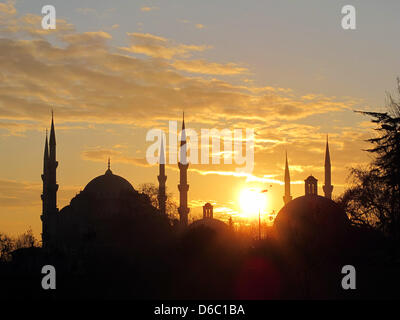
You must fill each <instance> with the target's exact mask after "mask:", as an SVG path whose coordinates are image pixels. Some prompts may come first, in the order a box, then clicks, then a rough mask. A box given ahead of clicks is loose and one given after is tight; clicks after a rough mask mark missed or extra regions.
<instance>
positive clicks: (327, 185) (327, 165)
mask: <svg viewBox="0 0 400 320" xmlns="http://www.w3.org/2000/svg"><path fill="white" fill-rule="evenodd" d="M331 183H332V181H331V157H330V154H329V143H328V135H326V149H325V185H324V186H323V187H322V189H323V190H324V193H325V198H328V199H332V191H333V186H332V184H331Z"/></svg>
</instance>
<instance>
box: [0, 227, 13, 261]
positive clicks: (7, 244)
mask: <svg viewBox="0 0 400 320" xmlns="http://www.w3.org/2000/svg"><path fill="white" fill-rule="evenodd" d="M14 247H15V243H14V241H13V239H12V238H11V237H9V236H7V235H6V234H2V233H0V262H1V261H8V260H9V259H10V258H11V252H12V251H13V250H14Z"/></svg>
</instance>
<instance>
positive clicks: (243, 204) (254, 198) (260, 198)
mask: <svg viewBox="0 0 400 320" xmlns="http://www.w3.org/2000/svg"><path fill="white" fill-rule="evenodd" d="M239 204H240V211H241V213H242V214H243V215H244V216H246V217H247V218H255V217H258V213H259V212H261V214H262V213H263V212H265V210H266V207H267V195H266V193H261V191H259V190H256V189H243V190H242V191H241V192H240V196H239Z"/></svg>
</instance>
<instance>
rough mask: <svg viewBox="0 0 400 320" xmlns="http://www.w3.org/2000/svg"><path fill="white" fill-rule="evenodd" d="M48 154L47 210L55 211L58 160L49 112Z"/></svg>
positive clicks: (52, 121) (52, 119) (56, 210)
mask: <svg viewBox="0 0 400 320" xmlns="http://www.w3.org/2000/svg"><path fill="white" fill-rule="evenodd" d="M49 148H50V155H49V166H48V168H49V172H48V174H49V179H48V192H49V199H48V200H49V208H48V209H49V212H51V213H56V212H58V209H57V190H58V184H57V167H58V161H57V160H56V133H55V130H54V117H53V112H51V130H50V141H49Z"/></svg>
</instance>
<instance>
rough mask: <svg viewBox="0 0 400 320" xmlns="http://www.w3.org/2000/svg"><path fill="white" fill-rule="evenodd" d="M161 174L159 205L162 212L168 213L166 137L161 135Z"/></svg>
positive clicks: (159, 177)
mask: <svg viewBox="0 0 400 320" xmlns="http://www.w3.org/2000/svg"><path fill="white" fill-rule="evenodd" d="M159 168H160V174H159V175H158V176H157V179H158V196H157V199H158V207H159V209H160V211H161V213H162V214H164V215H165V214H166V210H165V202H166V200H167V197H166V195H165V182H166V181H167V176H166V175H165V154H164V139H163V137H161V148H160V163H159Z"/></svg>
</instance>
